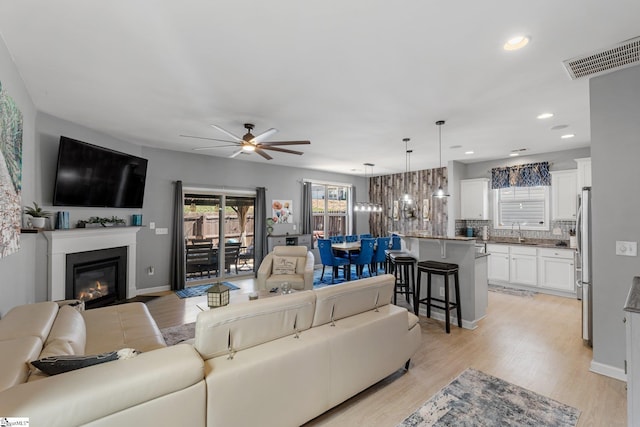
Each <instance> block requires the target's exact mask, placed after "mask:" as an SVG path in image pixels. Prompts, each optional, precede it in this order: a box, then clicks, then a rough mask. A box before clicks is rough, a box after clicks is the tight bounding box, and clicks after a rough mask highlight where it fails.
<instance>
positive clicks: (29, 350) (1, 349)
mask: <svg viewBox="0 0 640 427" xmlns="http://www.w3.org/2000/svg"><path fill="white" fill-rule="evenodd" d="M41 349H42V341H40V338H38V337H33V336H26V337H22V338H16V339H13V340H5V341H0V366H1V367H2V369H0V391H2V390H6V389H8V388H10V387H13V386H15V385H18V384H21V383H23V382H25V381H26V380H27V377H28V375H29V370H30V368H29V362H31V361H32V360H35V359H37V358H38V355H39V354H40V350H41Z"/></svg>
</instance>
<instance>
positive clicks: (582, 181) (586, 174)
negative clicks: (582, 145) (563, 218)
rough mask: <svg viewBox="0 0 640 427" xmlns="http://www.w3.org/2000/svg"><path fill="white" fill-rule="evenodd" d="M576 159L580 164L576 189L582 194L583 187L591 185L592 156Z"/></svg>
mask: <svg viewBox="0 0 640 427" xmlns="http://www.w3.org/2000/svg"><path fill="white" fill-rule="evenodd" d="M574 160H575V161H576V163H577V164H578V169H577V171H576V172H577V176H576V183H577V185H576V190H577V192H578V194H580V191H582V187H591V157H585V158H582V159H574Z"/></svg>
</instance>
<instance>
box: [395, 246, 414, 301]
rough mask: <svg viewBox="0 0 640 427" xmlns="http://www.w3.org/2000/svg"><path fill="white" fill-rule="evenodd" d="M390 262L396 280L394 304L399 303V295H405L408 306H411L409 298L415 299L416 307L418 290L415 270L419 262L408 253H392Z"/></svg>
mask: <svg viewBox="0 0 640 427" xmlns="http://www.w3.org/2000/svg"><path fill="white" fill-rule="evenodd" d="M389 260H390V262H391V266H392V268H393V275H394V277H395V278H396V286H395V289H394V291H393V303H394V304H395V303H396V301H397V295H398V293H400V294H404V297H405V299H406V300H407V304H410V302H409V297H410V296H411V297H412V298H413V303H414V305H415V296H414V293H413V291H414V289H415V288H416V276H415V273H414V268H415V265H416V262H417V260H416V259H415V258H414V257H412V256H411V255H410V254H408V253H406V252H398V251H390V253H389Z"/></svg>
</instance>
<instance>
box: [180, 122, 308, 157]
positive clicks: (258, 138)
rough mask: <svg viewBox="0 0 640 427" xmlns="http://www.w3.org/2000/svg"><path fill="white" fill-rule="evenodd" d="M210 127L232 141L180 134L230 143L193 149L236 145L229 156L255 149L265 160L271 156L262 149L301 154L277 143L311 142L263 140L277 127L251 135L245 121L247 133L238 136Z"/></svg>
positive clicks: (300, 143) (214, 126) (250, 126)
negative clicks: (236, 148)
mask: <svg viewBox="0 0 640 427" xmlns="http://www.w3.org/2000/svg"><path fill="white" fill-rule="evenodd" d="M211 127H212V128H214V129H217V130H219V131H220V132H222V133H224V134H225V135H228V136H229V137H231V138H232V141H230V140H228V139H217V138H206V137H203V136H192V135H180V136H181V137H184V138H195V139H207V140H210V141H220V142H229V143H230V144H228V145H218V146H214V147H200V148H194V149H193V150H194V151H203V150H214V149H217V148H224V147H235V146H237V147H238V150H237V151H235V152H234V153H233V154H231V155H230V156H229V157H232V158H233V157H236V156H237V155H239V154H241V153H245V154H249V153H251V152H252V151H255V152H256V153H258V154H259V155H261V156H262V157H264V158H265V159H267V160H271V159H272V158H273V157H271V156H270V155H269V154H268V153H266V152H265V151H264V150H271V151H279V152H281V153H289V154H297V155H302V154H303V153H302V152H301V151H295V150H289V149H287V148H279V147H278V146H279V145H302V144H311V142H310V141H270V142H264V140H265V139H267V138H268V137H269V136H271V135H273V134H274V133H276V132H278V129H275V128H271V129H267V130H266V131H264V132H262V133H260V134H258V135H255V136H254V135H253V134H252V133H251V131H252V130H253V128H254V126H253V124H251V123H245V124H244V127H245V129H246V130H247V133H246V134H245V135H244V136H243V137H242V138H240V137H239V136H237V135H234V134H233V133H231V132H229V131H228V130H226V129H224V128H222V127H220V126H217V125H211Z"/></svg>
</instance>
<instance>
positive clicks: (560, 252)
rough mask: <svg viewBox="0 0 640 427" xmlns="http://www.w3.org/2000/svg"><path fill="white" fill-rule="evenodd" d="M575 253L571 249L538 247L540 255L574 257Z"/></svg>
mask: <svg viewBox="0 0 640 427" xmlns="http://www.w3.org/2000/svg"><path fill="white" fill-rule="evenodd" d="M574 254H575V251H573V250H571V249H552V248H538V256H541V257H547V258H566V259H573V255H574Z"/></svg>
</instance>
